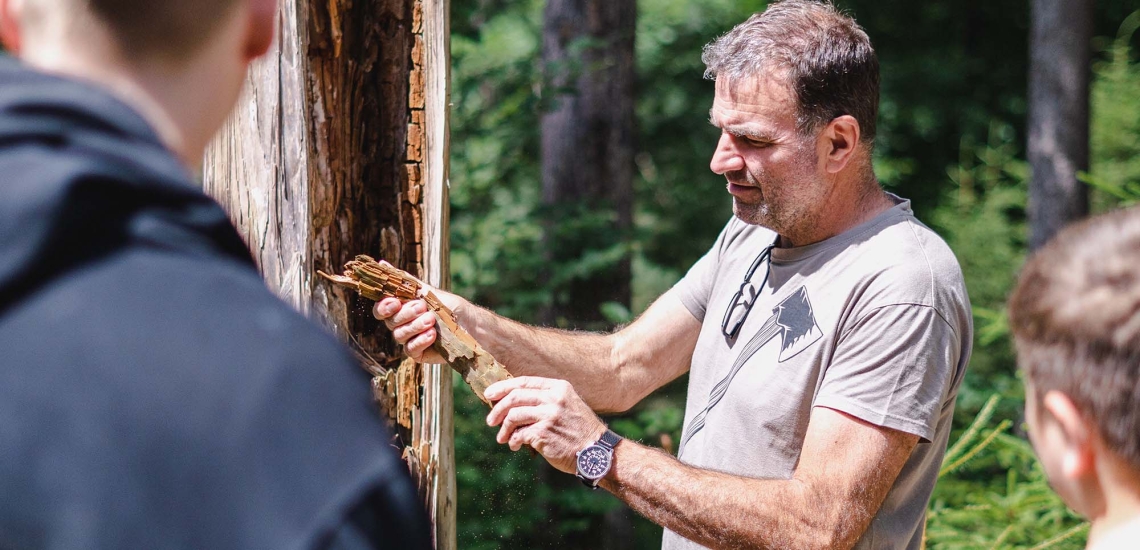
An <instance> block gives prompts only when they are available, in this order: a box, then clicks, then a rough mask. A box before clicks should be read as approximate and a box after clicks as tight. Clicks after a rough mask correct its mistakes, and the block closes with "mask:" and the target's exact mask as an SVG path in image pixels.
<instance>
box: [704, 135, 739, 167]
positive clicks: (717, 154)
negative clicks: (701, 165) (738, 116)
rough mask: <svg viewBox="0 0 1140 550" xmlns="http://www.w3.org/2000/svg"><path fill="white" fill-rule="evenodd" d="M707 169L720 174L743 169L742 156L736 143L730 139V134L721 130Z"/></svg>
mask: <svg viewBox="0 0 1140 550" xmlns="http://www.w3.org/2000/svg"><path fill="white" fill-rule="evenodd" d="M709 169H710V170H712V171H713V173H715V174H720V175H724V174H726V173H728V172H737V171H740V170H743V169H744V158H743V157H741V156H740V152H739V151H737V149H736V144H735V143H733V141H732V135H731V134H729V133H728V132H721V134H720V141H718V142H717V144H716V151H713V156H712V161H711V162H709Z"/></svg>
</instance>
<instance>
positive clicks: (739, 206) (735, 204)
mask: <svg viewBox="0 0 1140 550" xmlns="http://www.w3.org/2000/svg"><path fill="white" fill-rule="evenodd" d="M744 175H745V180H746V181H747V182H748V184H749V185H751V186H753V187H755V188H756V189H758V190H761V193H762V195H761V198H760V200H759V201H758V202H756V203H747V202H744V201H742V200H740V198H738V197H733V198H732V213H733V214H735V215H736V217H738V218H740V219H741V221H744V222H745V223H748V224H751V225H759V226H761V227H766V228H768V229H771V230H772V231H775V232H776V233H779V234H780V235H784V236H788V235H789V234H790V233H792V232H795V230H796V229H797V228H801V227H803V226H804V225H805V224H808V223H812V220H813V219H814V217H813V216H812V208H811V206H812V205H811V204H809V202H810V201H811V200H812V199H811V198H810V197H808V196H806V195H807V194H806V193H797V192H795V191H793V189H795V188H793V187H789V185H792V186H795V185H803V183H804V182H793V183H789V182H788V181H784V182H780V183H776V182H775V181H773V180H771V179H770V178H767V179H765V181H764V185H763V186H761V185H760V181H759V180H758V179H757V178H756V177H755V176H754V175H753V174H752V173H751V172H749V171H747V170H746V171H745V174H744ZM811 175H812V174H811V172H806V171H805V173H804V177H805V178H810V177H811ZM777 186H781V187H777ZM764 189H768V190H775V189H780V193H781V194H780V196H779V197H777V200H772V199H773V197H772V196H770V195H773V194H775V193H764V191H763V190H764Z"/></svg>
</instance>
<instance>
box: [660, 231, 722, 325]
mask: <svg viewBox="0 0 1140 550" xmlns="http://www.w3.org/2000/svg"><path fill="white" fill-rule="evenodd" d="M735 220H736V218H735V217H733V218H732V219H730V220H729V221H728V223H727V224H725V226H724V229H722V230H721V232H720V236H719V237H717V238H716V243H714V244H713V246H712V248H710V249H709V251H708V252H705V255H704V256H701V259H699V260H697V263H695V264H693V267H690V268H689V272H688V273H686V274H685V276H684V277H682V278H681V280H680V281H678V282H677V284H675V285H673V291H674V292H676V293H677V296H678V297H679V298H681V303H682V304H684V305H685V308H686V309H688V310H689V313H692V314H693V317H695V318H696V319H697V320H698V321H704V319H705V312H706V311H707V310H708V305H709V297H710V296H711V295H712V291H713V284H714V283H715V282H716V272H717V270H718V269H719V268H720V258H721V254H722V253H723V251H724V247H725V239H726V238H727V237H726V236H727V235H728V233H729V231H730V228H732V226H733V222H734V221H735Z"/></svg>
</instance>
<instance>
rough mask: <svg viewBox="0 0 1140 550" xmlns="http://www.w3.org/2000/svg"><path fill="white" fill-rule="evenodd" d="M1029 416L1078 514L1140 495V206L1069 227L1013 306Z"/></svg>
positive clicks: (1055, 478) (1021, 285)
mask: <svg viewBox="0 0 1140 550" xmlns="http://www.w3.org/2000/svg"><path fill="white" fill-rule="evenodd" d="M1009 310H1010V322H1011V325H1012V329H1013V334H1014V339H1015V342H1016V344H1017V352H1018V364H1019V365H1020V367H1021V368H1022V370H1023V371H1024V373H1025V379H1026V419H1027V422H1028V424H1029V435H1030V439H1031V440H1032V441H1033V445H1034V448H1035V449H1036V451H1037V454H1038V455H1039V456H1040V458H1041V461H1042V463H1043V464H1044V466H1045V470H1046V473H1047V474H1048V476H1049V480H1050V482H1051V483H1052V484H1053V487H1054V488H1055V489H1056V490H1057V492H1058V493H1059V494H1060V495H1061V497H1062V498H1064V499H1065V501H1066V502H1067V503H1068V504H1069V505H1070V506H1071V507H1073V509H1074V510H1076V511H1077V512H1079V513H1081V514H1083V515H1085V516H1087V517H1091V518H1095V517H1098V516H1099V515H1101V514H1103V513H1104V506H1105V500H1106V496H1105V494H1106V493H1107V492H1109V491H1120V490H1124V491H1132V492H1140V208H1131V209H1127V210H1120V211H1116V212H1113V213H1110V214H1106V215H1103V216H1098V217H1096V218H1093V219H1090V220H1087V221H1085V222H1083V223H1080V224H1076V225H1073V226H1070V227H1068V228H1066V229H1065V230H1064V231H1062V232H1060V233H1059V234H1058V235H1057V236H1056V237H1055V238H1054V239H1053V240H1051V241H1050V242H1049V243H1048V244H1047V245H1046V246H1045V247H1044V248H1042V249H1041V250H1040V251H1038V252H1037V253H1036V254H1035V255H1034V256H1033V257H1032V259H1030V260H1029V262H1028V263H1027V264H1026V266H1025V268H1024V270H1023V271H1022V273H1021V277H1020V278H1019V280H1018V282H1017V287H1016V288H1015V289H1014V292H1013V295H1012V297H1011V298H1010V302H1009Z"/></svg>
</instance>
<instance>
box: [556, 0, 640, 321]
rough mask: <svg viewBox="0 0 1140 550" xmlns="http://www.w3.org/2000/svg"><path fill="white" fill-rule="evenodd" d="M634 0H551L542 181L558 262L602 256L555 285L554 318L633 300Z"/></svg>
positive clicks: (590, 317)
mask: <svg viewBox="0 0 1140 550" xmlns="http://www.w3.org/2000/svg"><path fill="white" fill-rule="evenodd" d="M636 19H637V3H636V2H634V1H633V0H548V1H547V3H546V12H545V15H544V24H543V40H542V56H543V62H544V63H545V66H546V68H547V78H546V81H547V85H546V87H545V89H544V92H543V95H544V101H547V102H549V103H548V105H549V107H550V110H548V111H547V112H546V113H545V114H544V115H543V117H542V188H543V202H544V205H545V207H546V208H547V209H548V210H549V214H550V215H549V216H548V217H547V219H548V221H549V223H548V225H547V235H546V242H547V250H549V254H550V256H551V260H552V261H551V265H555V266H558V265H565V264H566V263H568V262H575V261H578V260H580V259H582V258H584V257H586V256H587V255H589V256H591V257H594V258H599V259H600V260H601V261H600V262H595V263H594V264H592V265H595V266H598V267H600V268H595V267H589V268H587V269H584V270H576V271H579V272H580V273H578V274H577V275H575V276H573V277H569V278H566V280H564V281H562V282H561V284H559V285H558V286H559V288H556V289H555V292H556V299H555V304H554V307H553V309H552V311H551V312H549V313H548V315H546V317H547V319H545V320H546V321H547V322H550V323H553V324H560V325H572V326H579V327H583V328H598V326H597V325H599V324H604V322H605V320H604V318H603V316H602V314H601V312H600V309H599V306H600V305H601V304H603V303H605V302H617V303H620V304H623V305H625V306H628V305H629V302H630V284H629V283H630V255H629V253H628V249H627V248H626V246H625V245H626V243H627V242H628V238H629V232H630V229H631V227H632V225H633V171H634V161H633V157H634V109H633V108H634V80H635V78H636V75H635V72H634V51H633V41H634V31H635V23H636Z"/></svg>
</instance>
